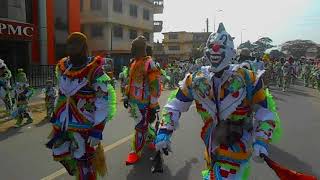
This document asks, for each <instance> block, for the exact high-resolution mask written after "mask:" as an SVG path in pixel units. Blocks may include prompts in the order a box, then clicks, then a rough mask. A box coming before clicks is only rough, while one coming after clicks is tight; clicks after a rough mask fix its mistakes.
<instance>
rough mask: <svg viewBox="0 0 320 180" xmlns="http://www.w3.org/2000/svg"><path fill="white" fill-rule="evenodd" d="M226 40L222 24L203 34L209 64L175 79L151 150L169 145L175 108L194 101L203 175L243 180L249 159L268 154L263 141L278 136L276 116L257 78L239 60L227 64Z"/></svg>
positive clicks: (228, 47)
mask: <svg viewBox="0 0 320 180" xmlns="http://www.w3.org/2000/svg"><path fill="white" fill-rule="evenodd" d="M232 40H233V39H232V37H231V36H230V35H229V34H228V33H227V32H226V31H225V29H224V27H223V25H222V24H220V26H219V29H218V31H217V33H213V34H211V35H210V36H209V39H208V42H207V45H206V49H205V58H206V60H207V61H208V62H210V63H211V66H203V67H201V68H200V69H199V70H198V71H196V72H194V73H193V74H187V75H186V77H185V79H184V80H183V81H181V82H180V87H179V89H178V90H177V91H175V92H173V93H172V94H171V96H170V98H169V100H168V103H167V104H166V105H165V107H164V110H163V112H162V121H161V125H160V128H159V132H158V134H157V138H156V149H157V150H159V151H164V150H165V149H170V139H171V135H172V133H173V132H174V131H175V130H176V129H177V128H178V125H179V118H180V116H181V113H182V112H186V111H188V110H189V107H190V106H191V104H192V103H193V102H195V105H196V109H197V112H198V113H199V115H200V117H201V118H202V120H203V124H204V125H203V127H202V130H201V139H202V140H203V142H204V144H205V147H206V149H205V159H206V162H207V169H206V170H204V171H203V172H202V176H203V179H204V180H214V179H219V180H225V179H227V180H239V179H243V180H247V179H248V176H249V170H250V166H249V164H250V159H251V158H252V157H254V158H259V155H260V154H266V155H268V144H269V143H270V142H271V141H272V139H273V138H275V136H278V135H276V132H278V130H277V128H278V127H279V126H278V125H277V124H278V122H279V117H278V116H277V114H276V113H275V111H276V110H275V104H274V101H273V100H272V97H271V95H270V94H269V92H268V91H267V92H266V91H265V90H264V88H263V87H264V86H263V82H262V80H261V78H259V77H257V76H256V75H255V73H253V72H252V71H250V70H247V69H245V68H242V67H241V66H240V65H231V64H230V62H231V60H232V58H234V56H235V50H234V48H233V47H234V46H233V41H232ZM270 98H271V99H270ZM275 129H276V130H275Z"/></svg>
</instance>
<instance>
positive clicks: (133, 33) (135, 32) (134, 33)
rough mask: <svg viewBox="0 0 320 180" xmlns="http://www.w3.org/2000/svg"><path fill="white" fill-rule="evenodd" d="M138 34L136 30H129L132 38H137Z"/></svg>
mask: <svg viewBox="0 0 320 180" xmlns="http://www.w3.org/2000/svg"><path fill="white" fill-rule="evenodd" d="M137 36H138V33H137V31H136V30H133V29H131V30H130V31H129V37H130V39H135V38H136V37H137Z"/></svg>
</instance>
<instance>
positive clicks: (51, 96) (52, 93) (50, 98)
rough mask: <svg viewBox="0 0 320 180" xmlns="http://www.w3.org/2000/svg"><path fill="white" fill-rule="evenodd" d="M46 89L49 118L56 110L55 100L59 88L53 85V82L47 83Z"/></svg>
mask: <svg viewBox="0 0 320 180" xmlns="http://www.w3.org/2000/svg"><path fill="white" fill-rule="evenodd" d="M44 91H45V103H46V110H47V119H50V118H51V117H52V114H53V111H54V102H55V99H56V97H57V90H56V89H55V88H54V87H53V86H52V84H50V85H47V87H46V88H45V89H44Z"/></svg>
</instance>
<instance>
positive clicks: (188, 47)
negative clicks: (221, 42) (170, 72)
mask: <svg viewBox="0 0 320 180" xmlns="http://www.w3.org/2000/svg"><path fill="white" fill-rule="evenodd" d="M163 35H164V39H163V41H162V44H163V47H164V53H165V55H167V56H168V59H169V61H176V60H178V61H185V60H190V59H193V58H194V55H195V53H196V52H195V51H199V48H200V47H202V46H204V45H205V42H206V41H207V39H208V37H209V35H210V33H207V32H185V31H180V32H166V33H163Z"/></svg>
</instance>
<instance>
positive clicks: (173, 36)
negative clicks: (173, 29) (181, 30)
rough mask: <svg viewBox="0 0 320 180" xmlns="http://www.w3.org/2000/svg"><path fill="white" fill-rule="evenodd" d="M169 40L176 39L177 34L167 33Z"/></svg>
mask: <svg viewBox="0 0 320 180" xmlns="http://www.w3.org/2000/svg"><path fill="white" fill-rule="evenodd" d="M169 39H178V34H177V33H169Z"/></svg>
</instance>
